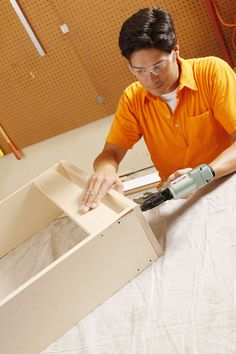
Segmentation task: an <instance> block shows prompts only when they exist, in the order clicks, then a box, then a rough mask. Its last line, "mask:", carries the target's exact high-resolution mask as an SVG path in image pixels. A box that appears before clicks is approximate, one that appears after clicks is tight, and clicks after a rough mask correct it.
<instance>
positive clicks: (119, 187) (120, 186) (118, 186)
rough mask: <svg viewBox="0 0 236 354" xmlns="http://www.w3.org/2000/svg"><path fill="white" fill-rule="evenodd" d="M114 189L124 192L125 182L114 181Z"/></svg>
mask: <svg viewBox="0 0 236 354" xmlns="http://www.w3.org/2000/svg"><path fill="white" fill-rule="evenodd" d="M112 188H113V189H115V190H116V191H117V192H119V193H121V194H124V186H123V183H122V182H121V181H120V180H119V181H116V182H115V183H114V185H113V186H112Z"/></svg>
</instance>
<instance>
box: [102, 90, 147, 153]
mask: <svg viewBox="0 0 236 354" xmlns="http://www.w3.org/2000/svg"><path fill="white" fill-rule="evenodd" d="M129 96H130V95H128V94H127V92H126V91H125V92H124V93H123V95H122V96H121V98H120V101H119V104H118V107H117V110H116V113H115V118H114V120H113V123H112V126H111V129H110V132H109V133H108V136H107V138H106V142H108V143H112V144H116V145H119V146H121V147H124V148H126V149H131V148H132V147H133V145H134V144H135V143H136V142H137V141H139V140H140V139H141V137H142V132H141V128H140V124H139V121H138V117H137V116H136V114H135V109H134V107H133V106H134V104H132V99H131V98H130V97H129Z"/></svg>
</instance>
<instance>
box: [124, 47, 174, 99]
mask: <svg viewBox="0 0 236 354" xmlns="http://www.w3.org/2000/svg"><path fill="white" fill-rule="evenodd" d="M177 53H178V47H176V48H175V49H173V50H172V52H171V54H168V53H166V52H163V51H160V50H158V49H154V48H148V49H141V50H137V51H136V52H134V53H133V54H132V55H131V57H130V70H131V71H132V72H133V74H134V75H135V76H136V77H137V79H138V81H139V82H140V83H141V84H142V85H143V86H144V87H145V88H146V89H147V90H148V91H149V92H150V93H152V94H153V95H154V96H160V95H162V94H165V93H168V92H171V91H173V90H174V89H175V88H176V87H177V86H178V83H179V67H178V64H177V61H176V58H177Z"/></svg>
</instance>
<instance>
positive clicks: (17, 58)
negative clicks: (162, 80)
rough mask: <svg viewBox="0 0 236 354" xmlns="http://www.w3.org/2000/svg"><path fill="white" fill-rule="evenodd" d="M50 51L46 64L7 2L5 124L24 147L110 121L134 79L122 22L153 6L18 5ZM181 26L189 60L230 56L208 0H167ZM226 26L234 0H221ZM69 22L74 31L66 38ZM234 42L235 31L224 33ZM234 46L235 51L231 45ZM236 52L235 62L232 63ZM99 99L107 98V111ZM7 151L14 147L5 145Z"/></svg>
mask: <svg viewBox="0 0 236 354" xmlns="http://www.w3.org/2000/svg"><path fill="white" fill-rule="evenodd" d="M18 3H19V5H20V7H21V9H22V11H23V12H24V14H25V16H26V17H27V20H28V21H29V23H30V25H31V26H32V28H33V30H34V32H35V33H36V35H37V37H38V39H39V40H40V43H41V44H42V46H43V48H44V50H45V51H46V56H45V57H40V56H39V55H38V53H37V51H36V50H35V48H34V46H33V45H32V43H31V41H30V39H29V37H28V35H27V34H26V32H25V30H24V28H23V26H22V25H21V23H20V21H19V19H18V18H17V16H16V14H15V12H14V11H13V8H12V7H11V5H10V2H9V1H8V0H2V1H1V2H0V22H1V33H0V42H1V53H0V68H1V69H0V70H1V78H0V80H1V85H0V97H1V99H0V123H1V124H2V126H3V127H4V128H5V130H6V131H7V132H8V134H9V135H10V137H11V138H12V140H13V141H14V142H15V144H16V145H17V146H18V147H20V148H21V147H24V146H27V145H30V144H33V143H36V142H38V141H41V140H44V139H47V138H49V137H51V136H53V135H57V134H60V133H62V132H64V131H67V130H70V129H73V128H76V127H78V126H80V125H83V124H86V123H88V122H91V121H94V120H96V119H99V118H102V117H104V116H107V115H110V114H112V113H113V112H114V111H115V108H116V105H117V101H118V99H119V96H120V94H121V93H122V90H123V89H124V88H125V87H126V86H127V85H128V84H129V83H130V82H132V81H133V80H134V77H133V76H132V75H131V74H130V73H129V71H128V70H127V64H126V61H125V60H124V59H123V58H122V57H121V55H120V52H119V48H118V43H117V42H118V35H119V30H120V27H121V25H122V23H123V21H124V20H125V19H126V18H127V17H129V16H130V15H131V14H133V13H134V12H135V11H137V10H139V9H140V8H143V7H147V6H152V5H156V2H154V1H146V0H130V1H126V0H117V1H113V0H103V1H95V0H80V1H74V0H67V1H65V0H40V1H37V0H18ZM158 5H159V6H161V7H163V8H166V9H168V10H169V11H170V12H171V13H172V15H173V17H174V19H175V24H176V30H177V35H178V39H179V44H180V53H181V55H182V56H183V57H186V58H188V57H197V56H207V55H216V56H219V57H222V55H223V53H222V52H221V49H220V47H219V45H218V43H217V40H216V37H215V33H214V28H213V26H212V24H211V22H210V19H209V18H208V14H207V11H206V7H205V5H204V1H203V0H198V1H196V0H182V1H177V0H168V1H167V0H162V1H161V0H160V1H159V2H158ZM217 5H218V7H219V10H222V16H225V20H226V21H229V22H230V21H231V22H232V17H233V16H232V14H233V13H236V3H235V2H234V1H233V0H224V1H223V0H217ZM64 23H66V24H67V25H68V27H69V30H70V32H69V33H67V34H63V33H62V32H61V30H60V25H62V24H64ZM223 33H224V35H225V39H226V41H227V42H229V41H230V40H231V38H230V31H229V30H228V29H225V30H223ZM229 46H230V44H229ZM233 54H234V53H233V50H231V55H232V56H233ZM98 96H104V97H105V102H104V103H103V104H100V103H99V102H98V101H97V98H98ZM0 147H3V149H4V151H5V152H7V151H8V148H7V146H6V145H5V143H4V142H3V141H2V139H0Z"/></svg>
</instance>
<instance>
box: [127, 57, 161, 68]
mask: <svg viewBox="0 0 236 354" xmlns="http://www.w3.org/2000/svg"><path fill="white" fill-rule="evenodd" d="M163 60H165V59H164V58H162V59H159V60H158V61H157V62H156V63H155V64H152V65H150V66H148V67H147V68H144V67H142V66H133V65H131V67H132V68H134V69H148V68H151V67H152V66H154V65H157V64H159V63H161V62H162V61H163Z"/></svg>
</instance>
